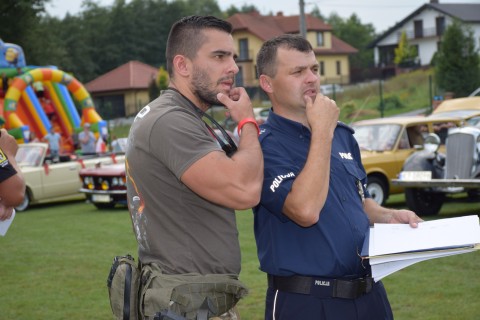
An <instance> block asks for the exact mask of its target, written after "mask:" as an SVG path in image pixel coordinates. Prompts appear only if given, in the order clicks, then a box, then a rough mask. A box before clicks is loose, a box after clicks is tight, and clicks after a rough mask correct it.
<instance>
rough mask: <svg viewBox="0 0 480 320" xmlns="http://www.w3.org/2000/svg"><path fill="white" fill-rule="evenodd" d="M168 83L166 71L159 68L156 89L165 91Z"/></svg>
mask: <svg viewBox="0 0 480 320" xmlns="http://www.w3.org/2000/svg"><path fill="white" fill-rule="evenodd" d="M169 81H170V79H169V77H168V72H167V70H165V68H164V67H160V68H159V69H158V74H157V79H156V82H155V83H156V84H157V87H158V88H159V89H160V90H165V89H167V88H168V83H169Z"/></svg>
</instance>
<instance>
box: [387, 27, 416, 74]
mask: <svg viewBox="0 0 480 320" xmlns="http://www.w3.org/2000/svg"><path fill="white" fill-rule="evenodd" d="M417 56H418V53H417V48H416V47H414V46H411V45H409V44H408V40H407V33H406V32H405V31H403V32H402V35H401V36H400V40H399V41H398V46H397V47H396V48H395V58H394V59H393V62H394V63H395V64H396V65H398V66H400V67H408V66H413V65H414V61H415V58H417Z"/></svg>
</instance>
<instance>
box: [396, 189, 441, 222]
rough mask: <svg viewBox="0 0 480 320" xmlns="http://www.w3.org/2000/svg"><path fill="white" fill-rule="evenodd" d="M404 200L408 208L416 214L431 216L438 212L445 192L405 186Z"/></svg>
mask: <svg viewBox="0 0 480 320" xmlns="http://www.w3.org/2000/svg"><path fill="white" fill-rule="evenodd" d="M405 201H406V203H407V206H408V208H409V209H410V210H412V211H413V212H415V213H416V214H417V215H419V216H433V215H436V214H438V213H439V212H440V209H441V208H442V205H443V203H444V202H445V194H443V193H438V192H428V191H425V189H419V188H406V189H405Z"/></svg>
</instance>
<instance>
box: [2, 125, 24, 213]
mask: <svg viewBox="0 0 480 320" xmlns="http://www.w3.org/2000/svg"><path fill="white" fill-rule="evenodd" d="M17 150H18V145H17V142H16V141H15V138H14V137H13V136H11V135H10V134H8V132H7V130H5V129H1V130H0V220H1V221H3V220H6V219H8V218H10V217H11V216H12V212H13V209H14V208H15V207H16V206H18V205H20V204H21V203H22V201H23V197H24V196H25V181H24V179H23V175H22V172H21V171H20V168H19V166H18V165H17V161H16V160H15V155H16V154H17Z"/></svg>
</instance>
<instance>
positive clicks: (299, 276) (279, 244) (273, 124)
mask: <svg viewBox="0 0 480 320" xmlns="http://www.w3.org/2000/svg"><path fill="white" fill-rule="evenodd" d="M257 70H258V73H259V82H260V86H261V88H262V89H263V90H264V91H265V92H266V94H267V95H268V97H269V99H270V102H271V104H272V109H271V111H270V113H269V116H268V119H267V121H266V122H265V124H263V125H262V126H261V135H260V143H261V146H262V150H263V155H264V168H265V169H264V182H263V189H262V196H261V200H260V203H259V205H258V206H256V207H255V208H254V230H255V238H256V242H257V250H258V258H259V260H260V269H261V270H262V271H263V272H265V273H267V275H268V276H267V278H268V289H267V296H266V310H265V319H267V320H269V319H276V320H283V319H302V320H320V319H335V320H337V319H357V320H358V319H365V320H367V319H368V320H376V319H382V320H385V319H393V314H392V310H391V308H390V304H389V301H388V298H387V295H386V292H385V289H384V287H383V284H382V283H381V282H380V281H378V282H374V281H373V279H372V277H371V270H370V267H369V264H368V261H362V259H361V258H360V255H359V253H360V252H361V250H362V246H363V243H364V239H365V236H366V234H367V232H368V230H369V226H370V225H371V224H373V223H408V224H410V225H411V227H417V224H418V222H420V221H422V220H421V219H420V218H419V217H417V216H416V215H415V213H413V212H412V211H409V210H392V209H387V208H384V207H381V206H380V205H378V204H377V203H376V202H375V201H374V200H373V199H371V197H370V194H369V193H368V191H367V189H366V185H367V176H366V173H365V170H364V168H363V165H362V162H361V158H360V150H359V147H358V144H357V142H356V140H355V138H354V136H353V130H352V129H351V128H350V127H348V126H347V125H345V124H343V123H341V122H338V116H339V108H338V107H337V105H336V103H335V101H333V100H331V99H329V98H328V97H326V96H323V95H322V94H321V93H320V75H319V64H318V61H317V59H316V57H315V53H314V52H313V49H312V46H311V45H310V43H309V42H308V41H307V40H306V39H304V38H303V37H301V36H299V35H290V34H289V35H282V36H279V37H276V38H273V39H271V40H268V41H266V42H265V43H264V44H263V45H262V47H261V49H260V51H259V53H258V56H257Z"/></svg>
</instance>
